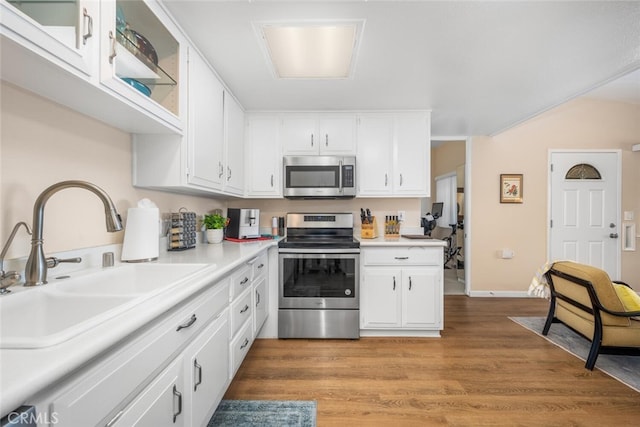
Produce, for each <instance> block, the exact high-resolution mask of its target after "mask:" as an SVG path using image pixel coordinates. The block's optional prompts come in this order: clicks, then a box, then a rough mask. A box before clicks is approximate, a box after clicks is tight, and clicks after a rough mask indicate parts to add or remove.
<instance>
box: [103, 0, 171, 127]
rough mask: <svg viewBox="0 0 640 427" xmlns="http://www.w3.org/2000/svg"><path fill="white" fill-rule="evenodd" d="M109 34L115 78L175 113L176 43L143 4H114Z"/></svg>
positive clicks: (110, 60) (126, 2)
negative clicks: (113, 20) (112, 20)
mask: <svg viewBox="0 0 640 427" xmlns="http://www.w3.org/2000/svg"><path fill="white" fill-rule="evenodd" d="M112 25H113V26H112V27H111V28H112V29H111V30H110V31H109V38H110V40H109V41H110V43H111V48H110V53H109V63H110V64H111V65H112V67H113V70H114V72H115V76H116V77H118V78H120V79H121V80H122V81H123V82H124V83H125V84H127V85H129V86H131V90H137V91H139V92H140V93H142V94H143V95H145V96H147V97H149V98H151V99H152V100H154V101H155V102H157V103H158V104H160V105H161V106H162V107H164V108H165V109H167V110H168V111H170V112H171V113H173V114H175V115H176V116H177V115H178V114H179V98H178V83H177V82H178V71H179V67H180V49H179V47H180V46H179V43H178V41H177V40H176V39H175V37H174V36H173V35H172V34H171V32H170V31H169V30H168V29H167V27H166V26H165V25H163V23H162V22H161V21H160V19H158V17H157V16H156V15H155V14H154V13H153V11H151V10H150V9H149V6H147V5H146V4H145V2H143V1H138V0H136V1H116V14H115V22H114V23H112Z"/></svg>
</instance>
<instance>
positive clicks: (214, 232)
mask: <svg viewBox="0 0 640 427" xmlns="http://www.w3.org/2000/svg"><path fill="white" fill-rule="evenodd" d="M223 237H224V230H223V229H222V228H213V229H208V230H207V242H209V243H220V242H222V238H223Z"/></svg>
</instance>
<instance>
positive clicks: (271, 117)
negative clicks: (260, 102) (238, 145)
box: [245, 114, 283, 198]
mask: <svg viewBox="0 0 640 427" xmlns="http://www.w3.org/2000/svg"><path fill="white" fill-rule="evenodd" d="M279 129H280V126H279V121H278V117H277V116H276V115H275V114H250V115H248V117H247V127H246V133H245V141H246V146H245V153H246V156H245V158H246V162H245V167H246V169H247V174H246V177H247V182H246V187H247V192H246V195H247V197H256V198H282V184H281V182H282V181H281V176H282V168H283V166H282V151H281V149H280V147H281V146H280V138H279Z"/></svg>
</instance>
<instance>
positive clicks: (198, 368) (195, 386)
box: [193, 359, 202, 391]
mask: <svg viewBox="0 0 640 427" xmlns="http://www.w3.org/2000/svg"><path fill="white" fill-rule="evenodd" d="M193 367H194V368H195V371H193V372H194V374H196V373H197V374H198V376H197V377H196V378H197V381H195V380H194V384H193V391H197V390H198V386H199V385H200V384H202V365H200V364H199V363H198V359H193Z"/></svg>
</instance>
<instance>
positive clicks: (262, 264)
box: [248, 251, 268, 282]
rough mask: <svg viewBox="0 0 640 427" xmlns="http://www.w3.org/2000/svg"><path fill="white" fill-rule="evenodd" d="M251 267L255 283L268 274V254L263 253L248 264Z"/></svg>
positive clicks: (252, 278)
mask: <svg viewBox="0 0 640 427" xmlns="http://www.w3.org/2000/svg"><path fill="white" fill-rule="evenodd" d="M248 264H249V265H251V280H253V281H254V282H255V281H256V280H257V279H259V278H261V277H262V276H264V275H265V274H266V273H267V265H268V257H267V252H266V251H265V252H263V253H262V254H260V255H258V256H257V257H256V258H254V259H252V260H251V261H249V262H248Z"/></svg>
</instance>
